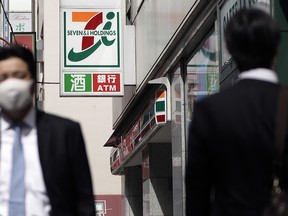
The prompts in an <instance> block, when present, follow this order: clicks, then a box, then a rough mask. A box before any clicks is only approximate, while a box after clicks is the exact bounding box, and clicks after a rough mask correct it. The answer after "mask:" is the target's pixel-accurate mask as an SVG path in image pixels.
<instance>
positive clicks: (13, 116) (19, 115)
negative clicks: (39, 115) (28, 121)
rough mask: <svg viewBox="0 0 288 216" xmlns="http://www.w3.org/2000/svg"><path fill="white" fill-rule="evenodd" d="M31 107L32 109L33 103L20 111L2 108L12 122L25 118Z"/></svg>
mask: <svg viewBox="0 0 288 216" xmlns="http://www.w3.org/2000/svg"><path fill="white" fill-rule="evenodd" d="M30 109H32V104H31V105H29V106H28V107H26V108H24V109H22V110H19V111H7V110H3V109H2V113H3V114H4V115H5V116H6V117H7V118H8V119H10V120H11V121H12V122H18V121H21V120H23V119H24V118H25V116H26V115H27V114H28V112H29V111H30Z"/></svg>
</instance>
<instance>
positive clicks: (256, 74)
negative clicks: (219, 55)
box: [238, 68, 279, 83]
mask: <svg viewBox="0 0 288 216" xmlns="http://www.w3.org/2000/svg"><path fill="white" fill-rule="evenodd" d="M238 78H239V80H242V79H255V80H261V81H266V82H271V83H278V82H279V81H278V77H277V74H276V72H274V71H272V70H270V69H266V68H256V69H252V70H248V71H243V72H241V73H240V74H239V77H238Z"/></svg>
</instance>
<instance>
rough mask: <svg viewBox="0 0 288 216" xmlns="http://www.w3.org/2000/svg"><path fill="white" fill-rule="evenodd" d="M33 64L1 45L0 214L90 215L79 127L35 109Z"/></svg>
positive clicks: (17, 50)
mask: <svg viewBox="0 0 288 216" xmlns="http://www.w3.org/2000/svg"><path fill="white" fill-rule="evenodd" d="M35 85H36V63H35V61H34V58H33V55H32V53H31V52H30V51H29V50H28V49H26V48H23V47H16V46H15V47H7V48H0V107H1V116H0V127H1V130H0V131H1V133H0V146H1V148H0V215H1V216H25V215H26V216H36V215H37V216H48V215H53V216H64V215H65V216H88V215H89V216H92V215H93V216H94V215H95V211H94V199H93V191H92V182H91V175H90V170H89V166H88V160H87V156H86V152H85V146H84V141H83V137H82V133H81V129H80V125H79V124H78V123H76V122H73V121H71V120H68V119H64V118H61V117H58V116H54V115H51V114H47V113H44V112H40V111H38V110H36V109H35V108H34V107H33V93H34V90H35Z"/></svg>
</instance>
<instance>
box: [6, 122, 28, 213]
mask: <svg viewBox="0 0 288 216" xmlns="http://www.w3.org/2000/svg"><path fill="white" fill-rule="evenodd" d="M13 128H14V130H15V140H14V143H13V154H12V172H11V181H10V184H11V186H10V199H9V216H25V161H24V152H23V146H22V143H21V126H20V125H15V126H14V127H13Z"/></svg>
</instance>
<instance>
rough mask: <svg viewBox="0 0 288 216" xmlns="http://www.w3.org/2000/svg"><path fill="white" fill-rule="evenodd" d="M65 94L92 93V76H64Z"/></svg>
mask: <svg viewBox="0 0 288 216" xmlns="http://www.w3.org/2000/svg"><path fill="white" fill-rule="evenodd" d="M64 92H92V75H91V74H64Z"/></svg>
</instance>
